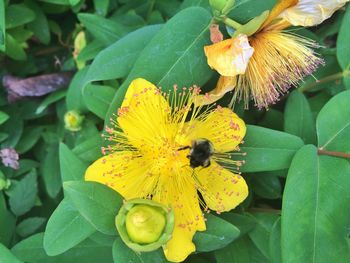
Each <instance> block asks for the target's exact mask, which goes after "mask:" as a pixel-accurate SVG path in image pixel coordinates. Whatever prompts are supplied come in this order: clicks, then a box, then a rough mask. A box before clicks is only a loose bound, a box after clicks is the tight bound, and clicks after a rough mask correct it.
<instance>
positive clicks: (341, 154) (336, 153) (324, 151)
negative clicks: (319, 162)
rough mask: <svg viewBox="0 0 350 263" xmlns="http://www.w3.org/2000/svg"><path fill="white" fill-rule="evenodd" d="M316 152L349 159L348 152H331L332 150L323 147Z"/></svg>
mask: <svg viewBox="0 0 350 263" xmlns="http://www.w3.org/2000/svg"><path fill="white" fill-rule="evenodd" d="M317 153H318V154H319V155H329V156H335V157H341V158H346V159H350V153H343V152H332V151H326V150H323V149H318V150H317Z"/></svg>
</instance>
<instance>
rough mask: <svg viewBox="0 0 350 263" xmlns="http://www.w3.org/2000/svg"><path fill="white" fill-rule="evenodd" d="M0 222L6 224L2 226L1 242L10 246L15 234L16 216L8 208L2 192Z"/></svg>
mask: <svg viewBox="0 0 350 263" xmlns="http://www.w3.org/2000/svg"><path fill="white" fill-rule="evenodd" d="M0 222H1V223H2V224H3V225H4V226H6V227H0V243H2V244H4V245H6V246H9V245H10V243H11V242H12V240H13V239H12V238H13V235H14V234H15V226H16V218H15V217H14V216H13V214H12V213H11V212H10V211H9V210H8V208H7V205H6V202H5V198H4V194H3V193H2V192H0Z"/></svg>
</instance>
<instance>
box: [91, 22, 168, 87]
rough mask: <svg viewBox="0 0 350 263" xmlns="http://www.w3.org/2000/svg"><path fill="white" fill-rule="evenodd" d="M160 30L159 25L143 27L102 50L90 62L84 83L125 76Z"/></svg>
mask: <svg viewBox="0 0 350 263" xmlns="http://www.w3.org/2000/svg"><path fill="white" fill-rule="evenodd" d="M160 28H161V25H153V26H146V27H143V28H141V29H139V30H136V31H134V32H132V33H130V34H128V35H126V36H125V37H123V38H121V39H120V40H118V41H117V42H116V43H114V44H113V45H111V46H109V47H108V48H106V49H104V50H102V51H101V52H100V53H99V54H98V55H97V56H96V58H95V59H94V61H93V62H92V64H91V66H90V68H89V72H88V74H87V75H86V78H85V83H86V84H87V83H89V82H92V81H96V80H108V79H118V78H123V77H125V76H127V74H128V73H129V72H130V70H131V68H132V66H133V65H134V63H135V61H136V59H137V58H138V56H139V54H140V52H141V51H142V50H143V49H144V47H145V46H146V45H147V44H148V43H149V42H150V40H151V39H152V38H153V36H154V35H155V34H156V33H157V32H158V31H159V30H160Z"/></svg>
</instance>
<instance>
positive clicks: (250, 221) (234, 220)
mask: <svg viewBox="0 0 350 263" xmlns="http://www.w3.org/2000/svg"><path fill="white" fill-rule="evenodd" d="M220 217H221V218H223V219H225V220H226V221H227V222H230V223H231V224H233V225H234V226H235V227H237V228H238V229H239V231H240V237H241V236H243V235H245V234H246V233H248V232H250V231H251V230H252V229H254V227H255V225H256V220H255V219H254V218H253V217H251V216H247V215H241V214H236V213H232V212H231V213H223V214H222V215H220Z"/></svg>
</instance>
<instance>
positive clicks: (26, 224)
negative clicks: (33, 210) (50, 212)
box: [16, 217, 46, 237]
mask: <svg viewBox="0 0 350 263" xmlns="http://www.w3.org/2000/svg"><path fill="white" fill-rule="evenodd" d="M45 222H46V218H44V217H29V218H26V219H24V220H23V221H22V222H21V223H19V224H18V225H17V227H16V233H17V234H18V235H20V236H21V237H26V236H29V235H31V234H33V233H34V232H36V231H38V229H39V228H40V227H41V226H43V225H44V223H45Z"/></svg>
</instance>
